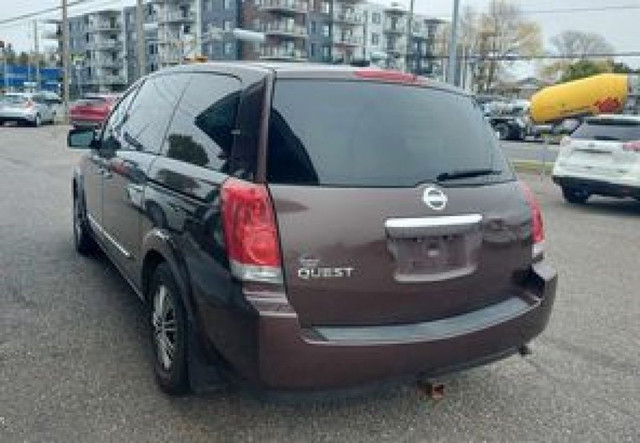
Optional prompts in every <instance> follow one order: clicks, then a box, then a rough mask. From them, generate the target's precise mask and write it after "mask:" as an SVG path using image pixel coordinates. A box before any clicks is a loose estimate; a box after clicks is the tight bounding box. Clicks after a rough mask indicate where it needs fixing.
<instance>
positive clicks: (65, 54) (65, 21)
mask: <svg viewBox="0 0 640 443" xmlns="http://www.w3.org/2000/svg"><path fill="white" fill-rule="evenodd" d="M68 13H69V11H68V10H67V0H62V83H63V90H64V93H63V100H64V104H65V106H67V107H68V106H69V15H68ZM65 122H69V114H68V113H65Z"/></svg>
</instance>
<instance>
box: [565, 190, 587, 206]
mask: <svg viewBox="0 0 640 443" xmlns="http://www.w3.org/2000/svg"><path fill="white" fill-rule="evenodd" d="M562 196H563V197H564V199H565V200H566V201H567V202H569V203H572V204H574V205H583V204H585V203H586V202H587V199H588V198H589V197H590V196H591V194H589V192H587V191H585V190H584V189H576V188H566V187H563V188H562Z"/></svg>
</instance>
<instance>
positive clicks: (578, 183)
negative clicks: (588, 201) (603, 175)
mask: <svg viewBox="0 0 640 443" xmlns="http://www.w3.org/2000/svg"><path fill="white" fill-rule="evenodd" d="M553 182H554V183H555V184H557V185H558V186H562V187H567V188H574V189H582V190H585V191H588V192H589V193H591V194H598V195H606V196H610V197H636V198H638V197H640V186H638V185H629V184H627V183H620V181H604V180H594V179H591V178H581V177H566V176H557V175H555V176H553Z"/></svg>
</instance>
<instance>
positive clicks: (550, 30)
mask: <svg viewBox="0 0 640 443" xmlns="http://www.w3.org/2000/svg"><path fill="white" fill-rule="evenodd" d="M70 1H71V0H70ZM397 1H398V2H399V3H401V4H404V5H407V6H408V4H409V0H397ZM514 1H515V2H516V3H518V4H519V5H520V6H521V8H522V10H523V12H524V13H525V15H526V16H527V17H528V18H529V19H530V20H533V21H536V22H538V23H539V24H540V25H541V26H542V30H543V33H544V40H545V44H546V45H547V46H549V39H550V38H551V37H553V36H554V35H556V34H558V33H560V32H562V31H564V30H567V29H573V30H580V31H589V32H597V33H599V34H601V35H603V36H604V37H605V38H606V39H607V40H608V41H609V42H610V43H611V44H612V45H613V46H614V48H615V49H616V51H617V52H626V51H640V37H638V35H639V31H638V27H639V26H640V0H562V1H559V0H514ZM460 2H461V5H462V6H463V7H464V6H466V5H471V6H473V7H474V8H476V9H478V10H481V9H482V8H484V7H486V5H487V4H488V2H489V0H460ZM134 3H135V1H134V0H93V1H90V2H89V3H87V5H82V6H76V7H72V8H70V15H76V14H80V13H83V12H87V11H89V10H91V9H104V8H119V7H122V6H124V5H130V4H134ZM376 3H383V4H390V3H391V0H377V1H376ZM59 5H60V0H0V20H3V19H7V18H11V17H14V16H17V15H20V14H24V13H28V12H32V11H38V10H41V9H45V8H49V7H55V6H59ZM452 5H453V0H415V8H416V12H420V13H424V14H427V15H431V16H435V17H440V18H446V19H449V18H450V17H451V10H452ZM621 7H628V8H627V9H621ZM572 8H580V9H589V8H594V9H598V10H597V11H571V12H559V11H558V10H559V9H561V10H567V9H572ZM554 11H555V12H554ZM32 34H33V25H32V22H22V23H21V24H18V25H0V39H3V40H7V41H10V42H13V43H14V46H15V47H16V48H17V49H18V50H27V49H29V48H32V47H33V36H32ZM622 61H624V62H626V63H627V64H629V65H631V66H634V67H640V57H634V58H626V59H624V60H622Z"/></svg>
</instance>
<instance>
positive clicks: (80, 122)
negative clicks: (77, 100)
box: [69, 115, 104, 127]
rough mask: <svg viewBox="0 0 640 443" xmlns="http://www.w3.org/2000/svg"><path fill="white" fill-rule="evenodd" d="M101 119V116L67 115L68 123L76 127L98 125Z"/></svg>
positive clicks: (100, 123)
mask: <svg viewBox="0 0 640 443" xmlns="http://www.w3.org/2000/svg"><path fill="white" fill-rule="evenodd" d="M103 120H104V119H102V118H88V117H75V116H73V115H71V116H70V117H69V123H70V124H71V125H73V126H77V127H98V126H100V125H102V122H103Z"/></svg>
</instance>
